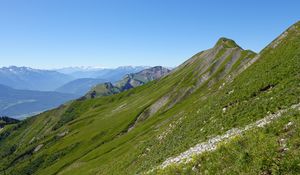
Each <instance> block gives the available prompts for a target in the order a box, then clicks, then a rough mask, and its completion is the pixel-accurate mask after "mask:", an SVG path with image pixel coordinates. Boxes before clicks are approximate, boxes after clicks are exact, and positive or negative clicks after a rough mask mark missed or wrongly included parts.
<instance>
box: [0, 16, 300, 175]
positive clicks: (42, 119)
mask: <svg viewBox="0 0 300 175" xmlns="http://www.w3.org/2000/svg"><path fill="white" fill-rule="evenodd" d="M299 70H300V22H298V23H297V24H295V25H293V26H292V27H291V28H289V29H288V30H287V31H286V32H284V33H283V34H282V35H281V36H280V37H279V38H277V39H276V40H274V41H273V42H272V43H271V44H270V45H269V46H267V47H266V48H265V49H263V50H262V51H261V52H260V53H259V54H255V53H254V52H252V51H249V50H243V49H242V48H241V47H240V46H238V45H237V44H236V43H235V42H234V41H233V40H230V39H226V38H221V39H220V40H219V41H218V42H217V43H216V45H215V46H214V47H213V48H212V49H208V50H205V51H203V52H200V53H198V54H196V55H194V56H193V57H192V58H191V59H189V60H187V61H186V62H185V63H183V64H182V65H181V66H179V67H178V68H176V69H175V70H173V71H172V72H171V73H169V74H168V75H167V76H165V77H163V78H161V79H159V80H154V81H151V82H149V83H147V84H146V85H143V86H139V87H136V88H133V89H130V90H127V91H124V92H122V93H119V94H115V95H112V96H106V97H101V98H94V99H85V100H84V99H80V100H77V101H74V102H72V103H70V104H66V105H64V106H61V107H60V108H57V109H55V110H51V111H48V112H45V113H43V114H41V115H39V116H36V117H32V118H29V119H27V120H24V121H22V122H21V123H19V124H17V125H15V126H14V127H10V128H5V127H4V129H5V130H4V132H1V133H0V138H1V139H0V158H1V160H2V161H1V162H0V168H1V169H2V174H47V175H48V174H70V175H71V174H72V175H74V174H91V175H92V174H93V175H94V174H151V173H152V174H159V173H161V174H176V173H177V174H180V173H181V174H200V173H201V174H202V173H204V174H271V173H279V174H299V173H300V171H299V168H298V167H299V166H298V164H299V135H298V134H297V133H298V129H297V128H299V127H297V126H298V125H300V123H299V119H298V118H299V108H298V106H299V103H300V97H299V94H300V88H299V87H300V86H299V82H300V74H299ZM220 139H221V141H220ZM222 139H223V141H224V142H222ZM282 139H283V140H282ZM217 143H218V145H217V146H215V147H213V149H207V151H204V152H201V149H199V150H198V149H195V150H193V149H192V148H198V146H199V145H204V146H206V145H211V144H212V145H213V146H214V145H215V144H217ZM278 148H280V149H278ZM286 148H287V149H286ZM190 149H192V152H193V155H191V157H188V156H190V154H189V152H187V151H189V150H190ZM281 150H284V151H281ZM183 153H186V154H183ZM182 154H183V156H187V157H186V158H187V159H188V161H181V160H180V159H178V161H177V159H173V158H179V157H178V156H180V155H182ZM169 160H174V161H172V162H171V161H170V162H171V164H168V161H169ZM166 162H167V163H166Z"/></svg>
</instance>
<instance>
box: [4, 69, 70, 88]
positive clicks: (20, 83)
mask: <svg viewBox="0 0 300 175" xmlns="http://www.w3.org/2000/svg"><path fill="white" fill-rule="evenodd" d="M71 80H72V77H70V76H68V75H65V74H62V73H58V72H56V71H49V70H39V69H32V68H29V67H16V66H10V67H2V68H0V84H3V85H6V86H9V87H12V88H15V89H26V90H40V91H53V90H54V89H56V88H58V87H59V86H61V85H63V84H65V83H67V82H69V81H71Z"/></svg>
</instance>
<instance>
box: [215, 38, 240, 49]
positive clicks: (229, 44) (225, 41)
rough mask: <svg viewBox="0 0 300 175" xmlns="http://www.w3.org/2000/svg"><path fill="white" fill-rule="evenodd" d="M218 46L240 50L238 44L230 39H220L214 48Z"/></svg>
mask: <svg viewBox="0 0 300 175" xmlns="http://www.w3.org/2000/svg"><path fill="white" fill-rule="evenodd" d="M218 46H223V47H225V48H241V47H240V46H239V45H238V44H236V42H235V41H234V40H232V39H229V38H225V37H221V38H220V39H219V40H218V41H217V43H216V45H215V47H218Z"/></svg>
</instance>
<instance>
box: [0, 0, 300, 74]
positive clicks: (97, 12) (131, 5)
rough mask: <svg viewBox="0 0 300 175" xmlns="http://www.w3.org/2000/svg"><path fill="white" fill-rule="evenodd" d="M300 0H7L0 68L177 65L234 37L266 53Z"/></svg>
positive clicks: (0, 4)
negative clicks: (15, 66)
mask: <svg viewBox="0 0 300 175" xmlns="http://www.w3.org/2000/svg"><path fill="white" fill-rule="evenodd" d="M299 7H300V1H299V0H288V1H287V0H276V1H275V0H274V1H271V0H239V1H238V0H226V1H225V0H218V1H217V0H215V1H213V0H206V1H205V0H202V1H201V0H198V1H196V0H118V1H117V0H1V1H0V26H1V27H0V66H8V65H17V66H31V67H35V68H58V67H68V66H104V67H116V66H123V65H149V66H154V65H163V66H176V65H179V64H180V63H182V62H183V61H185V60H186V59H188V58H189V57H191V56H192V55H193V54H195V53H197V52H199V51H201V50H204V49H207V48H210V47H212V46H213V45H214V44H215V42H216V41H217V40H218V38H220V37H222V36H224V37H228V38H231V39H234V40H235V41H236V42H237V43H238V44H239V45H240V46H242V47H243V48H245V49H252V50H254V51H257V52H258V51H260V50H261V49H262V48H263V47H264V46H266V44H268V43H269V42H271V41H272V40H273V39H274V38H275V37H277V36H278V35H279V34H280V33H281V32H283V31H284V30H285V29H286V28H287V27H289V26H290V25H292V24H293V23H295V22H296V21H298V20H300V10H299Z"/></svg>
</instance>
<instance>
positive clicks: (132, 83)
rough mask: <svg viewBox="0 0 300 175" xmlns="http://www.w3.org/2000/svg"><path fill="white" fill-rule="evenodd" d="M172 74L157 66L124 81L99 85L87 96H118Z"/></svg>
mask: <svg viewBox="0 0 300 175" xmlns="http://www.w3.org/2000/svg"><path fill="white" fill-rule="evenodd" d="M169 72H170V70H168V69H167V68H164V67H161V66H156V67H152V68H148V69H145V70H142V71H140V72H137V73H132V74H127V75H125V76H124V78H123V79H122V80H119V81H117V82H116V83H114V84H112V83H110V82H107V83H103V84H99V85H97V86H95V87H94V88H93V89H91V90H90V92H89V93H88V94H87V95H86V97H87V98H95V97H101V96H107V95H112V94H117V93H120V92H123V91H126V90H129V89H131V88H135V87H138V86H141V85H144V84H146V83H148V82H150V81H153V80H157V79H159V78H161V77H163V76H165V75H167V74H168V73H169Z"/></svg>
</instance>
